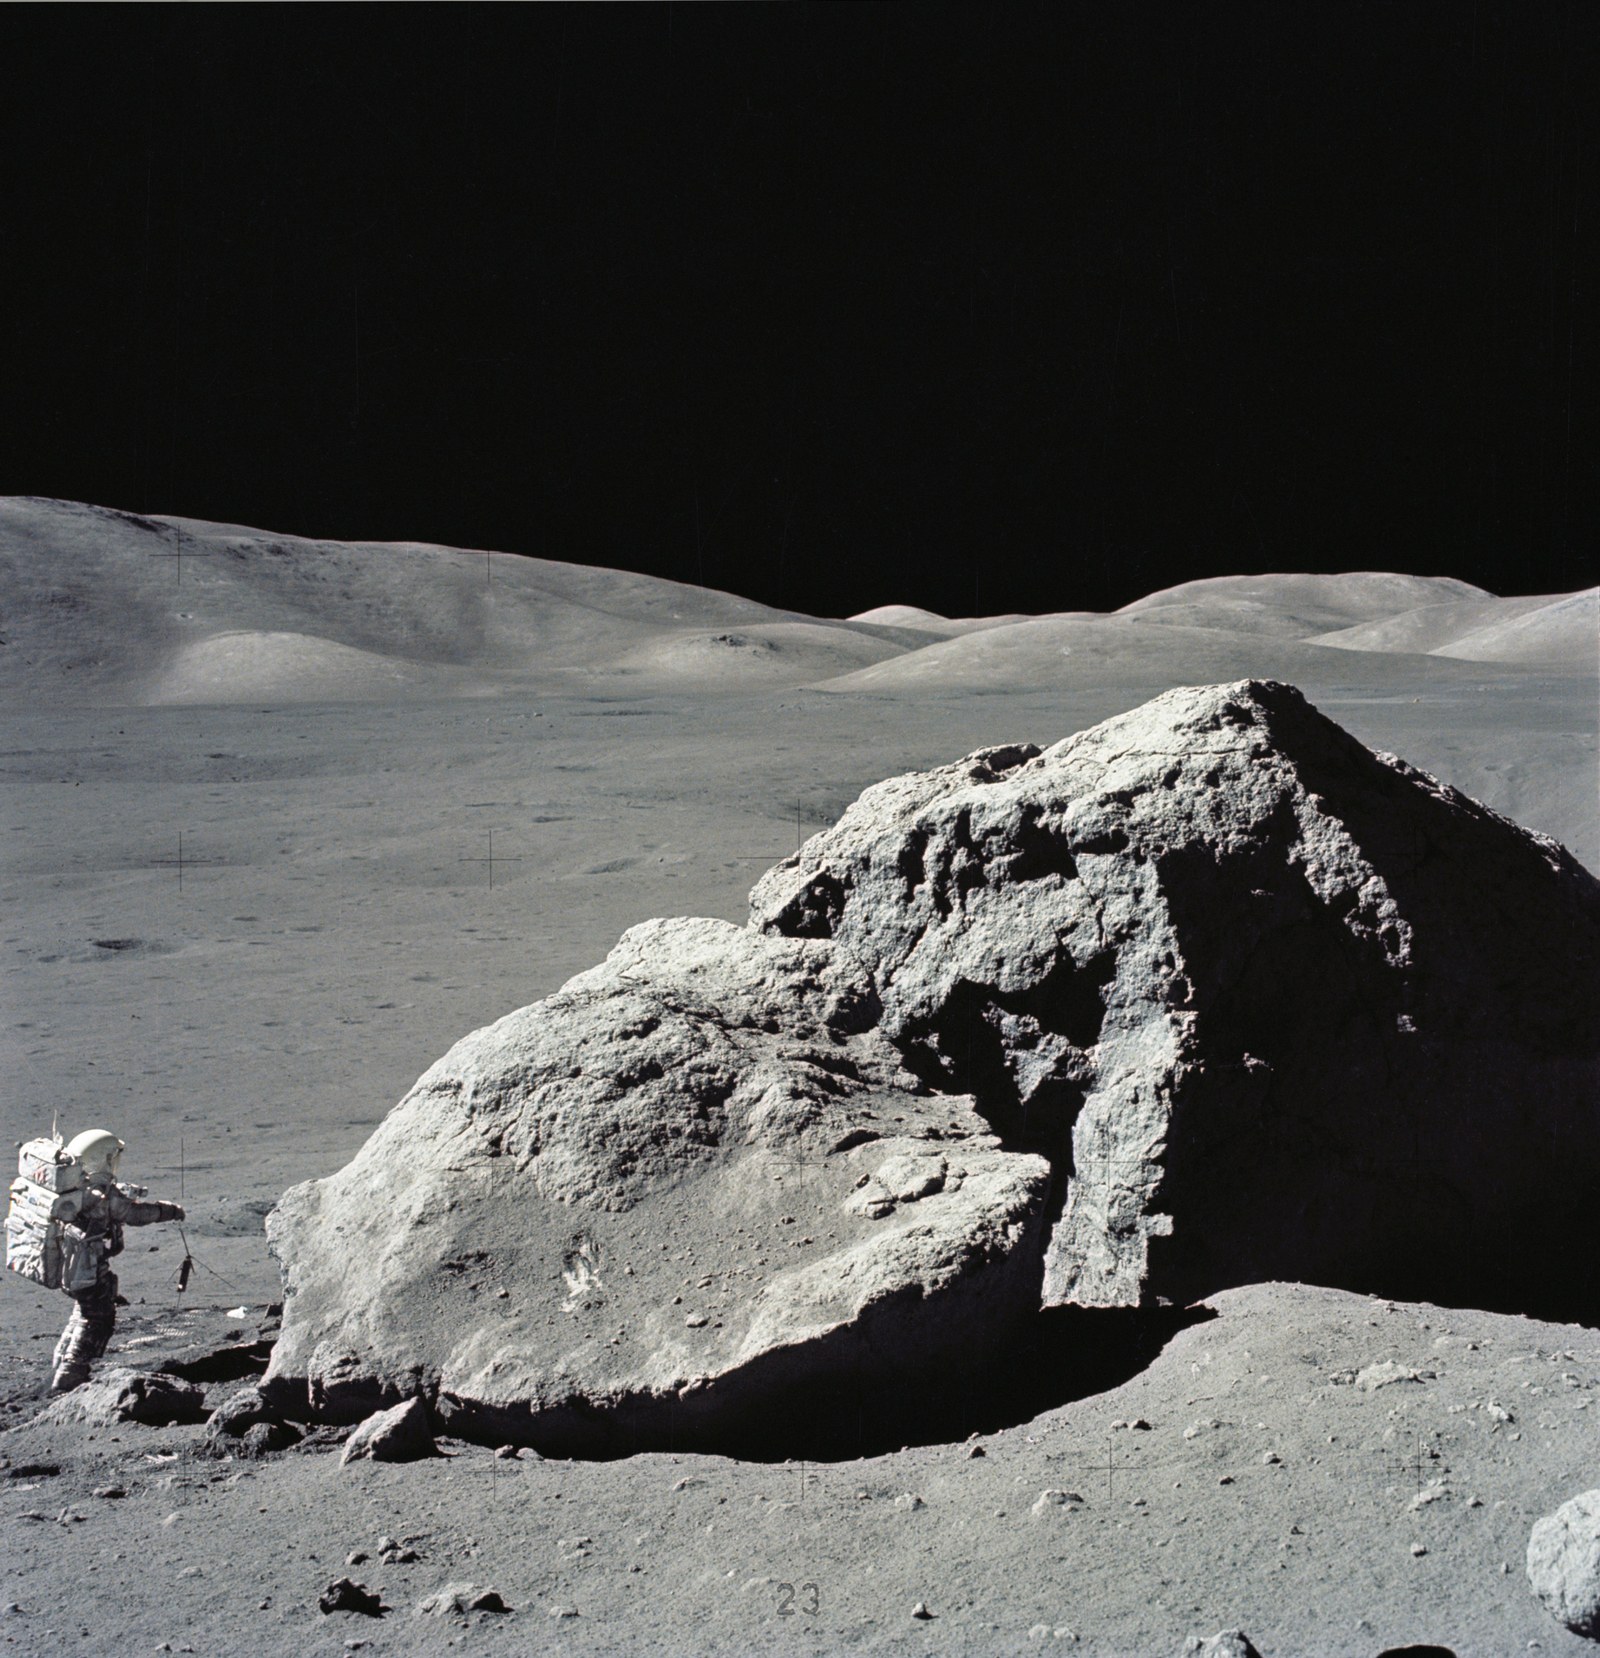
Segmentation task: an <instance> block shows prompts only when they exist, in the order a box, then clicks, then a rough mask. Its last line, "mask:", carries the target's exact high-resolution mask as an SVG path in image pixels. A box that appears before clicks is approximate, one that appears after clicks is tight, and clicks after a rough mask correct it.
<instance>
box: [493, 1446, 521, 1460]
mask: <svg viewBox="0 0 1600 1658" xmlns="http://www.w3.org/2000/svg"><path fill="white" fill-rule="evenodd" d="M494 1454H495V1455H496V1456H497V1457H499V1458H500V1460H501V1461H502V1462H517V1461H519V1460H520V1458H521V1456H522V1448H521V1447H520V1446H518V1445H499V1446H496V1447H495V1453H494Z"/></svg>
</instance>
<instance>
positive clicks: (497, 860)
mask: <svg viewBox="0 0 1600 1658" xmlns="http://www.w3.org/2000/svg"><path fill="white" fill-rule="evenodd" d="M456 862H457V863H460V864H487V865H488V866H489V890H490V892H493V891H494V866H495V865H496V864H520V863H521V862H522V856H521V854H520V853H514V852H513V853H507V852H496V851H495V849H494V830H492V829H491V830H490V831H489V851H488V853H487V855H486V856H483V857H476V858H473V857H466V856H462V857H460V858H457V859H456Z"/></svg>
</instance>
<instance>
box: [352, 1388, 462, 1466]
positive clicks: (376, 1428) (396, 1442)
mask: <svg viewBox="0 0 1600 1658" xmlns="http://www.w3.org/2000/svg"><path fill="white" fill-rule="evenodd" d="M438 1455H439V1448H438V1446H437V1445H435V1444H434V1442H433V1428H432V1425H431V1423H430V1422H429V1420H428V1407H427V1406H426V1405H425V1404H423V1402H422V1401H421V1400H420V1399H407V1400H406V1401H405V1403H404V1404H400V1405H396V1406H395V1407H394V1408H393V1410H380V1411H377V1412H375V1413H374V1414H373V1415H371V1416H369V1417H368V1418H367V1419H366V1421H365V1422H363V1423H362V1424H361V1426H360V1427H359V1428H357V1429H356V1431H355V1432H354V1433H353V1434H351V1436H350V1437H349V1439H347V1440H346V1441H345V1446H344V1450H343V1451H341V1452H340V1454H339V1461H340V1462H341V1463H343V1464H348V1463H351V1462H356V1461H359V1460H362V1459H370V1460H371V1461H373V1462H416V1461H417V1460H418V1459H420V1458H422V1457H431V1456H438Z"/></svg>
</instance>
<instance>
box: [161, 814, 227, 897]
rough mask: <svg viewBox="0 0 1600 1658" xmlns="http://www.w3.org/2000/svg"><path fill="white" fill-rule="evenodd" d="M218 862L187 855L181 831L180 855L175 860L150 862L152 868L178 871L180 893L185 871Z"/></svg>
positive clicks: (179, 833) (179, 834)
mask: <svg viewBox="0 0 1600 1658" xmlns="http://www.w3.org/2000/svg"><path fill="white" fill-rule="evenodd" d="M217 861H218V860H217V859H215V858H196V857H193V856H191V855H190V854H189V853H186V852H185V851H184V849H183V831H182V830H181V829H180V830H179V831H178V855H177V857H175V858H152V859H151V860H150V862H151V865H152V866H166V867H167V868H170V869H176V870H177V872H178V891H179V892H182V891H183V872H184V870H186V869H195V868H200V867H204V866H205V865H207V864H214V863H216V862H217Z"/></svg>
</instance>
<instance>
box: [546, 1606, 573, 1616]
mask: <svg viewBox="0 0 1600 1658" xmlns="http://www.w3.org/2000/svg"><path fill="white" fill-rule="evenodd" d="M544 1613H545V1616H546V1617H547V1618H575V1617H577V1615H578V1609H577V1607H576V1606H547V1607H545V1609H544Z"/></svg>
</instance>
